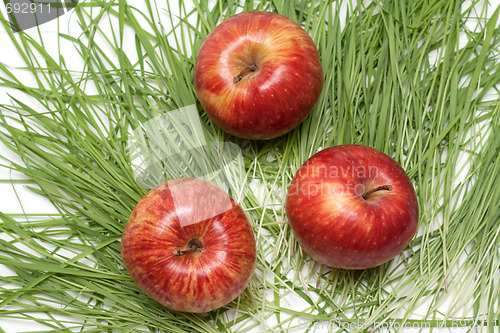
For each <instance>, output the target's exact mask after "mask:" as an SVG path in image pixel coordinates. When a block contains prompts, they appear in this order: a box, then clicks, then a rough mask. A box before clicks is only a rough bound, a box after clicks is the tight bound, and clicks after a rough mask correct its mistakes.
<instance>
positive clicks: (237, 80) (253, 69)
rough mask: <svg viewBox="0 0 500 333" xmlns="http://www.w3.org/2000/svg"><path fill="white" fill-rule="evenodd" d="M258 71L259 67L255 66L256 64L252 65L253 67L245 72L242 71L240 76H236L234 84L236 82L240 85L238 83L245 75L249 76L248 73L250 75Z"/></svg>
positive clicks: (249, 67)
mask: <svg viewBox="0 0 500 333" xmlns="http://www.w3.org/2000/svg"><path fill="white" fill-rule="evenodd" d="M256 69H257V65H255V64H252V65H250V66H248V67H247V68H245V69H244V70H242V71H241V72H240V74H238V75H236V76H235V77H234V78H233V82H234V83H238V82H240V81H241V79H243V77H244V76H245V75H247V74H248V73H250V72H254V71H255V70H256Z"/></svg>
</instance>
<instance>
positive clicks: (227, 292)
mask: <svg viewBox="0 0 500 333" xmlns="http://www.w3.org/2000/svg"><path fill="white" fill-rule="evenodd" d="M122 257H123V261H124V264H125V267H126V268H127V270H128V272H129V273H130V275H131V276H132V279H133V280H134V281H135V282H136V283H137V285H138V286H139V287H140V288H141V289H142V290H143V291H144V292H145V293H146V294H147V295H149V296H150V297H151V298H153V299H155V300H156V301H158V302H160V303H161V304H163V305H165V306H166V307H168V308H170V309H173V310H177V311H186V312H195V313H202V312H208V311H211V310H215V309H217V308H219V307H221V306H223V305H225V304H227V303H229V302H230V301H232V300H233V299H235V298H236V297H238V296H239V295H240V294H241V293H242V292H243V290H244V289H245V288H246V286H247V284H248V282H249V281H250V278H251V276H252V274H253V272H254V268H255V260H256V245H255V237H254V234H253V231H252V228H251V226H250V223H249V222H248V220H247V217H246V216H245V213H244V212H243V210H242V209H241V207H240V206H239V205H238V204H237V203H235V202H234V200H233V199H232V198H231V197H230V196H229V195H228V194H226V193H225V192H224V191H222V190H221V189H219V188H218V187H217V186H215V185H213V184H212V183H209V182H207V181H204V180H200V179H194V178H182V179H175V180H170V181H168V182H165V183H163V184H161V185H159V186H157V187H156V188H154V189H153V190H151V191H150V192H148V193H147V194H146V195H145V196H144V197H143V198H142V199H141V200H140V201H139V202H138V203H137V205H136V207H135V208H134V210H133V211H132V214H131V215H130V218H129V221H128V223H127V225H126V227H125V231H124V233H123V237H122Z"/></svg>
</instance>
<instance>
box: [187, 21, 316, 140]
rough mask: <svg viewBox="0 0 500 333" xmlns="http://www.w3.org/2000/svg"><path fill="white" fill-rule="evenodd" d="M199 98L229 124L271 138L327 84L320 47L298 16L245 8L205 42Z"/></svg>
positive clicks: (234, 130)
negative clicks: (322, 67)
mask: <svg viewBox="0 0 500 333" xmlns="http://www.w3.org/2000/svg"><path fill="white" fill-rule="evenodd" d="M194 81H195V84H196V90H197V92H198V98H199V100H200V102H201V105H202V106H203V108H204V110H205V112H206V113H207V114H208V116H209V117H210V119H212V121H213V122H214V123H215V124H217V125H218V126H219V127H221V128H222V129H223V130H225V131H227V132H229V133H231V134H233V135H235V136H238V137H241V138H247V139H258V140H262V139H271V138H275V137H277V136H280V135H283V134H285V133H287V132H289V131H290V130H292V129H293V128H295V127H296V126H297V125H299V124H300V123H301V122H302V121H303V120H304V119H305V118H306V117H307V115H308V114H309V113H310V112H311V109H312V108H313V106H314V104H315V103H316V101H317V99H318V97H319V95H320V93H321V88H322V86H323V71H322V69H321V60H320V58H319V54H318V50H317V49H316V46H315V45H314V42H313V41H312V39H311V37H310V36H309V35H308V34H307V32H306V31H305V30H304V29H302V28H301V27H300V26H299V25H298V24H297V23H295V22H294V21H292V20H290V19H288V18H286V17H284V16H281V15H278V14H275V13H269V12H245V13H241V14H238V15H234V16H232V17H230V18H228V19H227V20H226V21H224V22H223V23H221V24H220V25H218V26H217V27H216V28H215V29H214V30H213V31H212V32H211V33H210V34H209V35H208V37H207V39H206V40H205V41H204V42H203V44H202V46H201V48H200V50H199V53H198V56H197V58H196V65H195V70H194Z"/></svg>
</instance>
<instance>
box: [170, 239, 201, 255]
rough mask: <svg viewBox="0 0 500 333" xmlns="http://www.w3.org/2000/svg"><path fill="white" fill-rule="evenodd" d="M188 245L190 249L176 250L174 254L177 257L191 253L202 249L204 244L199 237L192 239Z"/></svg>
mask: <svg viewBox="0 0 500 333" xmlns="http://www.w3.org/2000/svg"><path fill="white" fill-rule="evenodd" d="M188 246H189V249H187V250H174V256H176V257H180V256H184V255H186V254H189V253H193V252H196V251H201V249H202V248H203V245H202V244H201V241H200V240H199V239H198V238H194V239H192V240H190V241H189V243H188Z"/></svg>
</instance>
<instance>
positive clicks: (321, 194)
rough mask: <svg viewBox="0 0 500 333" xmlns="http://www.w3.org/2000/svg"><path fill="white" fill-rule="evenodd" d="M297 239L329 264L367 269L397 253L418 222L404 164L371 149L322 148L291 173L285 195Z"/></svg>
mask: <svg viewBox="0 0 500 333" xmlns="http://www.w3.org/2000/svg"><path fill="white" fill-rule="evenodd" d="M286 213H287V216H288V220H289V222H290V225H291V227H292V230H293V233H294V235H295V238H296V239H297V241H298V242H299V244H300V246H301V247H302V248H303V249H304V251H305V252H306V253H308V254H309V255H310V256H311V257H312V258H314V259H316V260H317V261H319V262H320V263H322V264H325V265H327V266H330V267H336V268H344V269H365V268H372V267H375V266H378V265H380V264H382V263H384V262H386V261H388V260H390V259H392V258H394V257H395V256H396V255H397V254H399V253H400V252H401V251H402V250H403V249H404V248H405V247H406V246H407V245H408V243H409V242H410V241H411V239H412V238H413V236H414V235H415V232H416V230H417V225H418V202H417V197H416V195H415V190H414V189H413V186H412V183H411V181H410V179H409V178H408V176H407V175H406V173H405V171H404V170H403V168H402V167H401V166H400V165H399V164H398V163H397V162H396V161H394V160H393V159H392V158H391V157H389V156H388V155H386V154H384V153H382V152H380V151H378V150H376V149H374V148H370V147H365V146H360V145H341V146H336V147H331V148H327V149H324V150H322V151H320V152H319V153H317V154H315V155H314V156H312V157H311V158H310V159H309V160H307V161H306V162H305V163H304V165H302V166H301V167H300V169H299V170H298V171H297V174H296V175H295V177H294V179H293V180H292V183H291V185H290V188H289V190H288V195H287V199H286Z"/></svg>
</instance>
